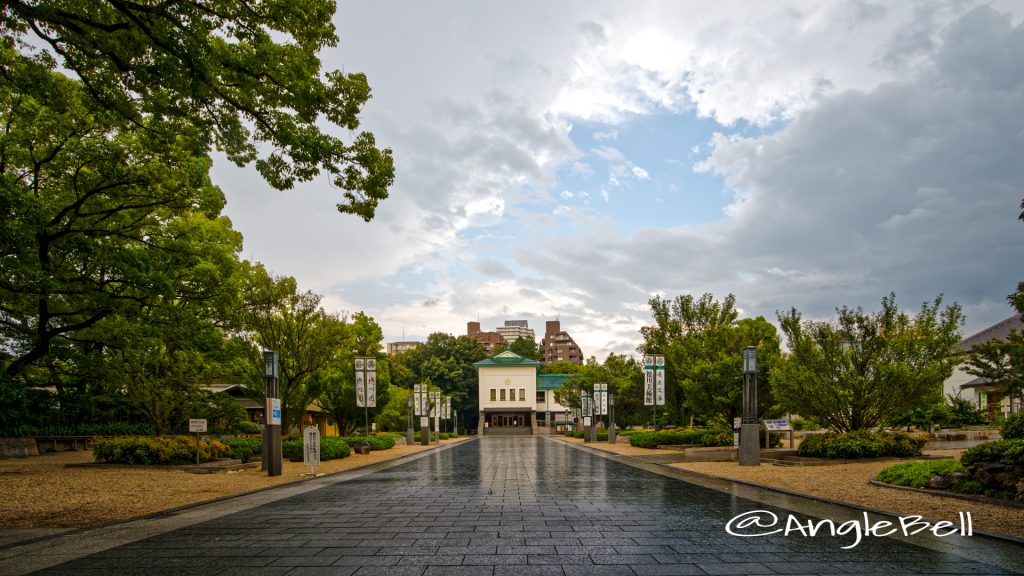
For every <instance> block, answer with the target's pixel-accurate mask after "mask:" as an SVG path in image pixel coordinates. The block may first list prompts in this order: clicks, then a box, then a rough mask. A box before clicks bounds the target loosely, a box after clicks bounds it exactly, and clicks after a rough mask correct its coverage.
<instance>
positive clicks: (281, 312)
mask: <svg viewBox="0 0 1024 576" xmlns="http://www.w3.org/2000/svg"><path fill="white" fill-rule="evenodd" d="M243 270H244V276H243V277H244V278H245V282H244V287H243V296H242V302H243V304H242V306H241V307H240V308H239V310H238V326H237V329H239V330H240V332H239V334H238V336H237V337H238V338H239V339H240V340H241V341H243V342H247V343H248V344H249V354H250V358H251V363H252V365H253V366H262V360H261V359H260V358H259V354H260V351H261V350H273V351H275V352H277V353H278V355H279V359H280V360H279V375H280V378H279V384H280V395H281V410H282V420H281V425H282V427H283V429H284V430H289V429H290V428H291V427H292V426H294V425H295V424H296V423H299V422H300V421H301V416H302V413H303V412H304V411H305V410H306V407H307V406H308V405H309V403H310V402H312V401H313V400H314V399H315V398H316V397H317V395H318V392H319V390H317V389H316V388H315V387H313V386H310V385H309V379H310V377H311V376H312V375H313V374H314V373H316V372H317V371H318V370H321V369H324V368H326V367H328V366H329V365H330V364H331V362H332V361H334V359H335V358H336V357H337V355H338V353H339V349H341V347H342V346H343V344H344V342H345V340H346V338H347V336H348V335H349V334H348V327H347V325H346V322H345V320H344V319H343V318H341V317H340V316H338V315H337V314H331V313H328V312H326V311H325V310H324V309H323V307H322V306H321V300H322V297H321V296H320V295H319V294H316V293H314V292H310V291H305V292H303V291H299V289H298V287H297V285H296V283H295V279H294V278H291V277H287V276H286V277H274V276H271V275H270V274H269V273H267V271H266V270H265V269H264V268H263V266H262V265H258V264H257V265H252V264H246V265H245V266H244V267H243ZM252 382H253V385H252V386H251V388H252V389H253V390H255V391H256V392H257V393H258V394H259V395H260V396H262V395H263V379H262V377H261V375H260V374H254V375H253V380H252Z"/></svg>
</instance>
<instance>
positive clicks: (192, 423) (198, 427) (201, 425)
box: [188, 418, 206, 433]
mask: <svg viewBox="0 0 1024 576" xmlns="http://www.w3.org/2000/svg"><path fill="white" fill-rule="evenodd" d="M188 431H189V432H196V433H200V432H206V418H189V421H188Z"/></svg>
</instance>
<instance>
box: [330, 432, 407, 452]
mask: <svg viewBox="0 0 1024 576" xmlns="http://www.w3.org/2000/svg"><path fill="white" fill-rule="evenodd" d="M342 440H344V441H345V443H346V444H348V445H349V446H350V447H352V448H355V447H356V445H358V444H359V443H360V442H367V443H369V444H370V450H387V449H388V448H394V447H395V439H394V438H392V437H390V436H383V435H380V434H377V435H376V436H345V437H344V438H342Z"/></svg>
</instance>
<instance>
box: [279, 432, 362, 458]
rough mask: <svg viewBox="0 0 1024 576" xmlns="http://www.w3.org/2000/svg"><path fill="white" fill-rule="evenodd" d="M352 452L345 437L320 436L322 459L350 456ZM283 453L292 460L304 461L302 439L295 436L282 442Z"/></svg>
mask: <svg viewBox="0 0 1024 576" xmlns="http://www.w3.org/2000/svg"><path fill="white" fill-rule="evenodd" d="M351 453H352V449H351V448H349V445H348V443H347V442H345V439H344V438H338V437H336V436H324V437H322V438H320V460H334V459H336V458H348V455H349V454H351ZM281 454H282V455H283V456H284V457H285V458H287V459H289V460H291V461H292V462H302V439H301V438H293V439H291V440H285V441H284V442H282V443H281Z"/></svg>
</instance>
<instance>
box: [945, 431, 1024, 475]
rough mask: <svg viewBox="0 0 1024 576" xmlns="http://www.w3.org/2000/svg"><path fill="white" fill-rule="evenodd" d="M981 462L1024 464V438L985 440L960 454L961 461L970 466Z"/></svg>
mask: <svg viewBox="0 0 1024 576" xmlns="http://www.w3.org/2000/svg"><path fill="white" fill-rule="evenodd" d="M979 462H999V463H1002V464H1010V465H1013V466H1024V438H1014V439H1012V440H999V441H998V442H985V443H984V444H978V445H977V446H975V447H974V448H968V449H967V450H965V451H964V453H963V454H962V455H961V456H960V463H961V464H963V465H964V466H965V467H967V468H970V467H971V466H974V465H975V464H977V463H979Z"/></svg>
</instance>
